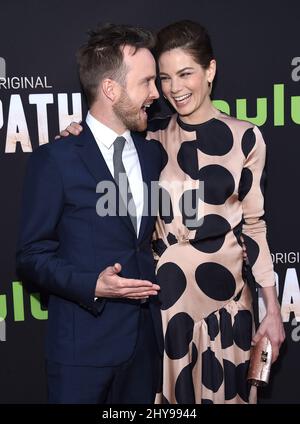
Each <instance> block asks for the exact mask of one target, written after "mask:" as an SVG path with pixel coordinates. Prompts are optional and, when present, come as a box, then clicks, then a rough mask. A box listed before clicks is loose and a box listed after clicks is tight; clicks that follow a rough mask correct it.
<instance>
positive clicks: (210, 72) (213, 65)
mask: <svg viewBox="0 0 300 424" xmlns="http://www.w3.org/2000/svg"><path fill="white" fill-rule="evenodd" d="M216 70H217V62H216V61H215V59H212V60H211V61H210V64H209V67H208V68H207V69H206V75H207V82H208V85H209V87H210V86H211V85H212V82H213V80H214V78H215V75H216Z"/></svg>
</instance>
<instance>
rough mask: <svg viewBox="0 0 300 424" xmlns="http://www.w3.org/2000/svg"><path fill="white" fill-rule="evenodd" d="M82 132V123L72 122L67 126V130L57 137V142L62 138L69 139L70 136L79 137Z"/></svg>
mask: <svg viewBox="0 0 300 424" xmlns="http://www.w3.org/2000/svg"><path fill="white" fill-rule="evenodd" d="M81 131H82V126H81V125H80V123H77V122H71V124H70V125H68V126H67V128H66V129H65V130H63V131H61V132H60V133H59V135H57V136H56V137H55V140H57V139H58V138H60V137H68V135H70V134H71V135H79V134H80V133H81Z"/></svg>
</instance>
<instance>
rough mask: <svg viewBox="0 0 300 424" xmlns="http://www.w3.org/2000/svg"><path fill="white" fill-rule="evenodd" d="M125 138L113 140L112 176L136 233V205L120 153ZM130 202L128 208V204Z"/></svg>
mask: <svg viewBox="0 0 300 424" xmlns="http://www.w3.org/2000/svg"><path fill="white" fill-rule="evenodd" d="M125 142H126V139H125V138H124V137H117V138H116V139H115V141H114V155H113V164H114V178H115V181H116V183H117V184H118V186H119V190H120V194H121V198H122V200H123V202H124V203H125V207H126V210H127V212H128V215H129V217H130V219H131V222H132V225H133V228H134V230H135V232H136V234H137V218H136V206H135V203H134V200H133V197H132V193H131V190H130V185H129V181H128V178H127V174H126V170H125V167H124V164H123V161H122V153H123V149H124V146H125ZM129 204H130V208H128V205H129Z"/></svg>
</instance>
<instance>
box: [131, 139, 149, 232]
mask: <svg viewBox="0 0 300 424" xmlns="http://www.w3.org/2000/svg"><path fill="white" fill-rule="evenodd" d="M131 135H132V139H133V141H134V145H135V148H136V150H137V153H138V157H139V161H140V165H141V171H142V177H143V182H144V185H146V186H147V188H148V192H147V193H145V189H144V193H143V198H144V199H143V200H144V208H143V216H142V221H141V226H140V231H139V236H138V240H141V239H142V236H143V234H144V232H145V229H146V227H147V224H148V222H149V213H150V212H151V208H150V206H151V203H150V202H151V199H150V195H151V178H150V175H149V171H148V166H149V163H148V162H147V159H146V153H145V149H144V145H145V143H147V142H146V141H145V139H144V138H143V137H142V136H140V135H139V134H137V133H131ZM144 187H145V186H144Z"/></svg>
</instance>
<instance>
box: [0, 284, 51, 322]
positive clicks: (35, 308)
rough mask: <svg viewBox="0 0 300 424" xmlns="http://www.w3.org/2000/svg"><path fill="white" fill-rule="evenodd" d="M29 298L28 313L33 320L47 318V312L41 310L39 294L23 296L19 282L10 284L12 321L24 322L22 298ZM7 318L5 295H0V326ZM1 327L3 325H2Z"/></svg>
mask: <svg viewBox="0 0 300 424" xmlns="http://www.w3.org/2000/svg"><path fill="white" fill-rule="evenodd" d="M25 295H26V296H29V299H30V312H31V315H32V317H33V318H35V319H38V320H45V319H47V318H48V311H47V310H44V309H42V308H41V302H40V294H39V293H31V294H30V295H28V294H27V293H26V294H24V290H23V285H22V283H21V282H20V281H14V282H13V283H12V300H13V317H14V321H24V320H25V313H24V296H25ZM6 317H7V295H6V294H2V295H0V325H1V320H2V321H3V320H5V318H6ZM2 325H3V323H2Z"/></svg>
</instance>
